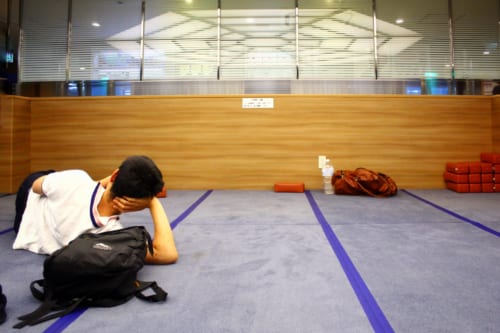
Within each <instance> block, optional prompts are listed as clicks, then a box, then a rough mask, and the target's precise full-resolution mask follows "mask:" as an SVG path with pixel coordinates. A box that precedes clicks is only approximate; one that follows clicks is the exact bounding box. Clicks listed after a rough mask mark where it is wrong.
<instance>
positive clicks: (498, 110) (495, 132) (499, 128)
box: [491, 95, 500, 153]
mask: <svg viewBox="0 0 500 333" xmlns="http://www.w3.org/2000/svg"><path fill="white" fill-rule="evenodd" d="M491 119H492V125H491V126H492V128H491V131H492V141H493V143H492V145H493V148H492V149H493V151H494V152H498V153H500V95H496V96H493V98H492V116H491Z"/></svg>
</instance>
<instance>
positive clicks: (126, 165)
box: [111, 156, 164, 198]
mask: <svg viewBox="0 0 500 333" xmlns="http://www.w3.org/2000/svg"><path fill="white" fill-rule="evenodd" d="M118 170H119V171H118V175H117V176H116V178H115V181H114V182H113V187H112V188H111V192H112V193H113V194H114V195H115V196H117V197H130V198H152V197H154V196H155V195H156V194H158V193H159V192H161V190H162V188H163V185H164V183H163V176H162V174H161V171H160V169H158V167H157V166H156V164H155V163H154V162H153V160H151V159H150V158H149V157H147V156H130V157H128V158H127V159H125V161H123V162H122V164H121V165H120V167H119V168H118Z"/></svg>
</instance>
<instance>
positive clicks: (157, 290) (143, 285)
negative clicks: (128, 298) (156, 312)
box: [135, 280, 168, 303]
mask: <svg viewBox="0 0 500 333" xmlns="http://www.w3.org/2000/svg"><path fill="white" fill-rule="evenodd" d="M135 286H136V292H135V296H136V297H137V298H140V299H142V300H144V301H147V302H152V303H156V302H164V301H165V300H166V299H167V295H168V293H167V292H166V291H165V290H163V289H162V288H161V287H160V286H158V285H157V284H156V282H154V281H153V282H145V281H139V280H136V281H135ZM146 289H151V290H153V292H154V294H152V295H145V294H144V291H145V290H146Z"/></svg>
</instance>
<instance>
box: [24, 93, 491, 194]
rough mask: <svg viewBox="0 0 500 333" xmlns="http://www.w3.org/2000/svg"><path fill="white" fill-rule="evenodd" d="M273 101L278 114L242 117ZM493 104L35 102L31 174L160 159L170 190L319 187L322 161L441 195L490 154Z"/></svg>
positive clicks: (427, 99)
mask: <svg viewBox="0 0 500 333" xmlns="http://www.w3.org/2000/svg"><path fill="white" fill-rule="evenodd" d="M242 97H273V98H274V104H275V106H274V109H243V108H242ZM491 110H492V103H491V97H486V96H439V97H433V96H391V95H362V96H360V95H333V96H327V95H303V96H301V95H276V96H261V95H259V96H248V95H245V96H165V97H157V96H155V97H95V98H82V97H80V98H37V99H33V100H32V109H31V111H32V140H31V145H32V149H31V157H32V165H31V169H32V170H36V169H44V168H49V167H50V168H56V169H67V168H83V169H86V170H88V171H89V172H90V173H91V174H92V175H93V176H94V177H96V178H98V177H103V176H105V175H107V174H109V173H110V172H111V171H112V170H113V168H115V167H116V166H117V165H118V164H119V162H120V161H121V160H122V159H123V158H125V157H126V156H127V155H131V154H146V155H149V156H151V157H152V158H153V159H154V160H155V161H156V162H157V163H158V164H159V166H160V167H161V169H162V170H163V172H164V174H165V178H166V181H167V186H168V187H169V188H171V189H272V185H273V184H274V183H275V182H304V183H305V184H306V187H307V188H309V189H316V188H320V187H321V177H320V171H319V169H318V168H317V157H318V155H327V156H329V157H330V158H331V160H332V162H333V164H334V166H335V167H336V168H348V169H350V168H355V167H358V166H364V167H367V168H371V169H374V170H377V171H381V172H384V173H387V174H389V175H390V176H392V177H393V178H394V179H395V180H396V181H397V183H398V185H399V186H400V187H404V188H443V187H444V184H443V181H442V172H443V170H444V164H445V163H446V162H447V161H460V160H478V158H479V153H480V152H481V151H489V150H491V149H492V116H491Z"/></svg>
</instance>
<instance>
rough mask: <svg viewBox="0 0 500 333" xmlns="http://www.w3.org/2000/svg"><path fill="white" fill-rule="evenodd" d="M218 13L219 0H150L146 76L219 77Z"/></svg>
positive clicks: (145, 41) (146, 45)
mask: <svg viewBox="0 0 500 333" xmlns="http://www.w3.org/2000/svg"><path fill="white" fill-rule="evenodd" d="M217 12H218V9H217V0H205V1H185V0H175V1H164V0H150V1H147V2H146V23H145V38H144V79H216V78H217V36H218V27H217V24H218V18H217Z"/></svg>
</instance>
